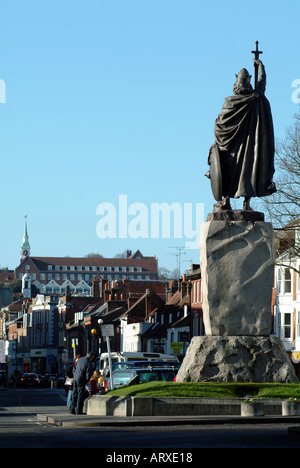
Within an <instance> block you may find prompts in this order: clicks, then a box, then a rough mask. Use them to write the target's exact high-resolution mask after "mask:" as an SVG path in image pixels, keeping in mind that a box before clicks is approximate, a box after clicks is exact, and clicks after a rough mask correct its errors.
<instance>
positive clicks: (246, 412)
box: [241, 401, 265, 418]
mask: <svg viewBox="0 0 300 468" xmlns="http://www.w3.org/2000/svg"><path fill="white" fill-rule="evenodd" d="M264 415H265V411H264V405H263V403H261V402H259V401H253V402H247V401H242V403H241V416H245V417H248V418H249V417H257V416H264Z"/></svg>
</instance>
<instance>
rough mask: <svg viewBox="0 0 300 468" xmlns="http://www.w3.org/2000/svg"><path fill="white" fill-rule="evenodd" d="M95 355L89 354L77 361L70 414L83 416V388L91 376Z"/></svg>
mask: <svg viewBox="0 0 300 468" xmlns="http://www.w3.org/2000/svg"><path fill="white" fill-rule="evenodd" d="M94 359H95V354H94V353H92V352H90V353H88V354H87V355H86V356H85V357H82V358H80V359H78V361H77V363H76V366H75V369H74V378H73V395H72V402H71V407H70V413H71V414H83V413H82V410H83V404H84V399H85V392H86V390H85V386H86V384H87V383H88V382H89V380H90V378H91V376H92V374H93V364H92V363H93V361H94Z"/></svg>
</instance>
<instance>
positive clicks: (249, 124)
mask: <svg viewBox="0 0 300 468" xmlns="http://www.w3.org/2000/svg"><path fill="white" fill-rule="evenodd" d="M264 89H265V82H259V83H258V84H257V86H256V88H255V90H254V91H252V92H251V93H250V94H246V95H245V94H244V95H242V94H240V95H237V96H230V97H227V98H226V99H225V103H224V105H223V109H222V111H221V113H220V114H219V116H218V117H217V119H216V122H215V144H216V146H217V147H218V149H219V155H220V164H221V173H222V195H223V196H224V197H230V198H239V197H263V196H266V195H270V194H271V193H273V192H272V191H270V186H271V184H272V178H273V174H274V149H275V144H274V131H273V120H272V114H271V108H270V104H269V101H268V99H267V98H266V97H265V96H264Z"/></svg>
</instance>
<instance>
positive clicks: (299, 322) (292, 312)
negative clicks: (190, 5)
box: [274, 232, 300, 374]
mask: <svg viewBox="0 0 300 468" xmlns="http://www.w3.org/2000/svg"><path fill="white" fill-rule="evenodd" d="M299 234H300V233H299V232H298V233H297V235H296V242H299V241H300V235H299ZM276 263H277V264H276V266H275V287H276V306H275V310H274V333H275V335H276V336H278V337H279V338H281V340H282V342H283V344H284V347H285V349H286V350H287V352H288V353H289V354H290V356H291V359H292V362H293V363H294V364H298V363H300V276H299V271H300V258H296V257H295V256H292V257H291V251H290V250H287V251H285V252H283V253H282V254H281V255H280V256H279V257H278V259H277V262H276ZM299 368H300V365H299ZM296 372H297V366H296ZM299 374H300V369H299Z"/></svg>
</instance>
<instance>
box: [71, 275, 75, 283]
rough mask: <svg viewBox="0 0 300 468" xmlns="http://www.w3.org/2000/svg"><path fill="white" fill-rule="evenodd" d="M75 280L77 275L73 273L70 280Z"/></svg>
mask: <svg viewBox="0 0 300 468" xmlns="http://www.w3.org/2000/svg"><path fill="white" fill-rule="evenodd" d="M74 279H75V275H74V274H73V273H71V274H70V280H71V281H74Z"/></svg>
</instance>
